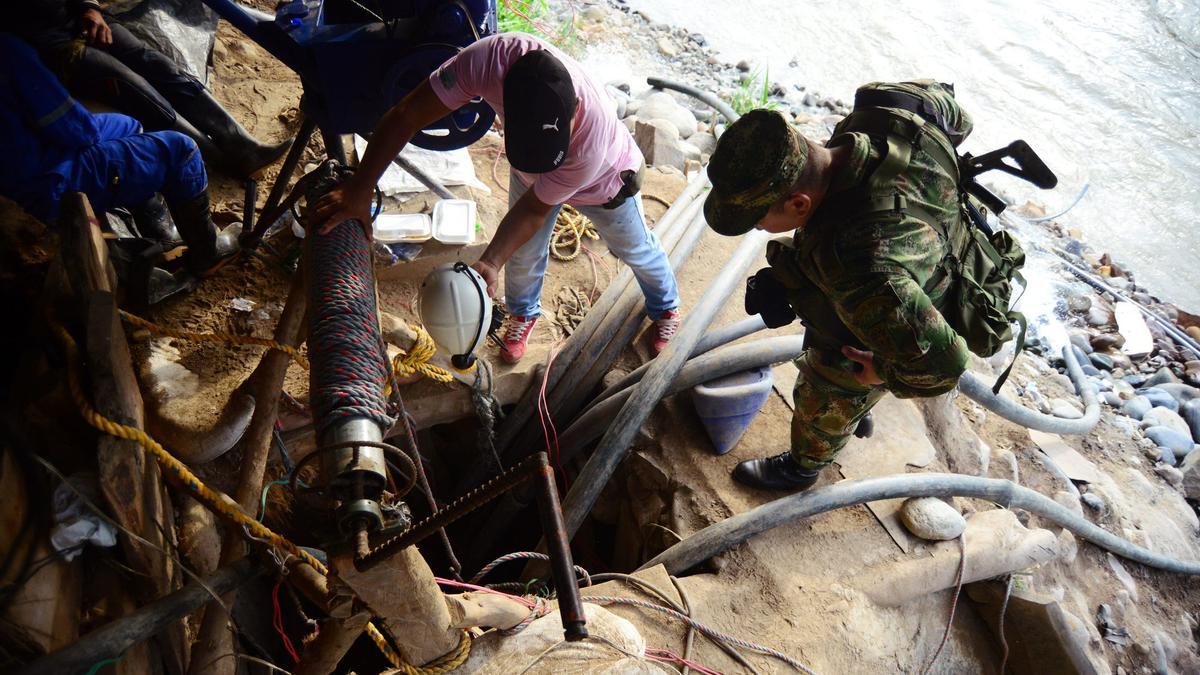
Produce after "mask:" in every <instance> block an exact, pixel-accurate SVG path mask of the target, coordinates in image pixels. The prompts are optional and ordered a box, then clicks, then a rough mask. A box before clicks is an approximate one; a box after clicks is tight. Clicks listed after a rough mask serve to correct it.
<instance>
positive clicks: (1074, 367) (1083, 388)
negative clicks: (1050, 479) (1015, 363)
mask: <svg viewBox="0 0 1200 675" xmlns="http://www.w3.org/2000/svg"><path fill="white" fill-rule="evenodd" d="M1063 360H1064V361H1066V363H1067V373H1068V374H1069V375H1070V376H1071V382H1073V383H1074V384H1075V391H1076V393H1078V394H1079V395H1080V397H1082V398H1083V404H1084V407H1085V409H1084V414H1083V417H1081V418H1079V419H1073V420H1072V419H1067V418H1065V417H1055V416H1053V415H1043V414H1042V413H1040V412H1037V411H1034V410H1030V409H1029V408H1026V407H1025V406H1023V405H1021V404H1019V403H1016V402H1014V401H1010V400H1009V399H1006V398H1004V397H1003V396H997V395H996V394H993V393H992V388H991V387H990V386H988V385H987V384H984V382H983V380H980V379H979V378H978V377H976V376H975V374H974V373H969V372H968V373H963V374H962V377H960V378H959V379H958V389H959V391H961V392H962V393H963V394H965V395H966V396H967V397H968V398H970V399H971V400H973V401H975V402H976V403H978V404H979V405H981V406H983V407H985V408H987V409H988V410H991V411H992V412H994V413H996V414H997V415H999V416H1001V417H1003V418H1004V419H1006V420H1008V421H1010V422H1013V423H1016V424H1020V425H1021V426H1023V427H1026V428H1029V429H1037V430H1038V431H1044V432H1046V433H1048V434H1072V435H1083V434H1086V433H1088V432H1090V431H1091V430H1092V427H1095V426H1096V422H1097V421H1099V419H1100V401H1099V400H1097V398H1096V390H1095V388H1094V387H1093V386H1092V383H1091V382H1088V380H1087V376H1086V375H1084V374H1083V369H1082V368H1080V367H1079V361H1078V360H1077V359H1076V358H1075V351H1074V350H1073V349H1072V348H1071V346H1070V345H1068V346H1066V347H1063Z"/></svg>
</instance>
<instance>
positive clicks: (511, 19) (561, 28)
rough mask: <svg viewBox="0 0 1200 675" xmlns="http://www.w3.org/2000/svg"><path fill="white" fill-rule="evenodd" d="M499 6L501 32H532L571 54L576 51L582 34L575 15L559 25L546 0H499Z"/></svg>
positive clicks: (497, 4)
mask: <svg viewBox="0 0 1200 675" xmlns="http://www.w3.org/2000/svg"><path fill="white" fill-rule="evenodd" d="M496 9H497V18H498V23H499V26H500V32H501V33H510V32H518V33H529V34H530V35H537V36H539V37H542V38H545V39H547V40H549V41H550V42H552V43H553V44H554V45H555V46H557V47H558V48H559V49H562V50H564V51H566V52H568V53H574V52H575V51H576V49H575V48H576V43H577V38H578V37H579V34H578V32H577V31H576V30H575V20H574V16H572V18H570V19H567V20H565V21H563V22H561V23H560V24H559V25H558V26H557V27H555V26H552V25H551V23H550V22H551V21H552V20H553V15H552V14H551V12H550V7H549V5H548V4H547V0H497V3H496Z"/></svg>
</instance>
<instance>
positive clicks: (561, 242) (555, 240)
mask: <svg viewBox="0 0 1200 675" xmlns="http://www.w3.org/2000/svg"><path fill="white" fill-rule="evenodd" d="M584 237H587V238H588V239H597V240H598V239H600V233H599V232H597V231H596V226H595V225H594V224H593V223H592V221H591V220H589V219H588V217H587V216H585V215H583V214H582V213H580V212H579V211H576V210H575V207H573V206H571V205H570V204H563V207H562V209H560V210H559V212H558V218H556V219H555V221H554V233H553V234H552V235H550V255H552V256H554V259H555V260H559V261H562V262H570V261H572V260H574V259H576V258H578V257H579V252H580V251H582V250H583V239H584ZM564 249H565V252H564Z"/></svg>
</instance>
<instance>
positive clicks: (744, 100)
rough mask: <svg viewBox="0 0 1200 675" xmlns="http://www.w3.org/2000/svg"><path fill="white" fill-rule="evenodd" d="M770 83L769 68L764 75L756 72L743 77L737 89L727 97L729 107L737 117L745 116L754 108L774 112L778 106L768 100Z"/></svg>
mask: <svg viewBox="0 0 1200 675" xmlns="http://www.w3.org/2000/svg"><path fill="white" fill-rule="evenodd" d="M760 83H761V84H760ZM770 83H771V70H770V68H768V69H767V71H766V72H765V73H762V74H760V73H759V71H757V70H756V71H754V73H753V74H751V75H747V76H745V77H743V78H742V81H741V82H740V83H738V88H737V89H736V90H735V91H734V92H733V95H732V96H730V97H729V105H730V107H732V108H733V110H734V112H736V113H737V114H739V115H745V114H746V113H748V112H750V111H751V110H754V109H756V108H766V109H768V110H774V109H775V108H777V107H778V105H779V104H778V103H776V102H775V101H771V100H769V99H770V92H771V84H770Z"/></svg>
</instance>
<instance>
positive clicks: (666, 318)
mask: <svg viewBox="0 0 1200 675" xmlns="http://www.w3.org/2000/svg"><path fill="white" fill-rule="evenodd" d="M680 316H681V315H680V314H679V310H675V309H668V310H667V311H665V312H663V314H662V316H660V317H658V318H657V319H655V321H654V328H653V329H651V333H650V348H651V349H653V350H654V355H655V356H658V355H659V354H661V353H662V350H664V349H666V348H667V343H668V342H670V341H671V338H673V337H675V334H676V333H678V332H679V324H680V323H681V319H680Z"/></svg>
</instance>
